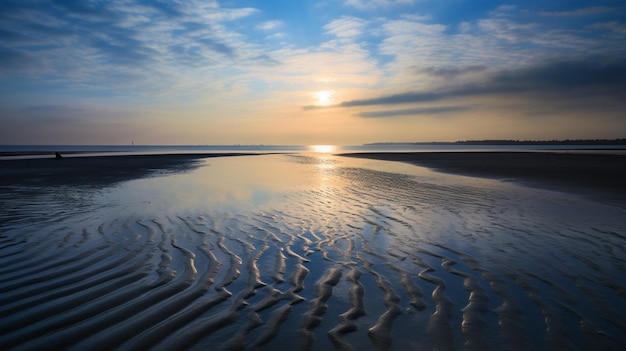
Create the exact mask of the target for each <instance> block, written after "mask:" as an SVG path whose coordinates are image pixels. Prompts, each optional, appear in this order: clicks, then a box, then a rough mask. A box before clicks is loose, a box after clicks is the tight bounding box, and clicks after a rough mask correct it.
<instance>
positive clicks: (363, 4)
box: [344, 0, 416, 10]
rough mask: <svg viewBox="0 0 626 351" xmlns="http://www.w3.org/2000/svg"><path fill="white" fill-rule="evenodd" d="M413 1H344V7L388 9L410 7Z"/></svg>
mask: <svg viewBox="0 0 626 351" xmlns="http://www.w3.org/2000/svg"><path fill="white" fill-rule="evenodd" d="M415 2H416V1H415V0H346V1H345V2H344V5H346V6H352V7H354V8H357V9H359V10H372V9H375V8H381V7H389V6H394V5H410V4H414V3H415Z"/></svg>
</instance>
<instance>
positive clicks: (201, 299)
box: [0, 159, 626, 350]
mask: <svg viewBox="0 0 626 351" xmlns="http://www.w3.org/2000/svg"><path fill="white" fill-rule="evenodd" d="M299 161H301V162H302V163H303V164H305V165H308V166H310V165H311V164H313V165H314V164H315V162H313V161H311V160H309V159H304V160H303V159H300V160H299ZM329 172H330V171H329ZM328 176H329V177H333V179H335V182H328V183H326V184H320V185H319V186H316V187H313V188H305V189H304V188H303V189H299V190H294V191H292V192H289V193H286V194H285V195H284V198H283V199H282V200H281V201H278V202H274V203H271V204H270V205H268V206H266V207H264V208H259V209H256V210H252V211H242V212H240V213H233V212H232V211H227V210H223V209H221V208H216V209H212V208H211V207H210V205H207V208H198V209H197V211H196V212H194V213H188V212H186V213H160V214H154V215H152V216H149V215H146V214H145V213H132V212H129V213H127V214H126V215H125V216H115V217H114V218H111V217H108V216H107V215H106V214H105V213H106V212H105V211H104V209H102V208H100V207H97V206H96V207H93V206H92V207H90V208H88V209H84V210H78V211H76V212H71V211H70V210H69V209H67V208H65V207H62V206H56V207H54V208H55V209H56V210H55V211H53V212H48V213H47V215H45V216H44V215H42V214H41V213H39V212H37V211H29V210H28V209H24V208H22V209H21V210H20V211H18V212H19V216H18V217H11V218H9V217H5V218H3V222H2V223H3V224H2V227H1V229H2V233H1V236H0V248H1V249H0V294H1V296H2V298H1V300H0V348H1V349H5V350H8V349H20V350H41V349H72V350H85V349H89V350H97V349H103V350H104V349H121V350H144V349H149V348H153V349H163V350H174V349H177V350H178V349H207V348H208V349H225V350H243V349H267V350H273V349H280V348H283V349H284V348H287V349H303V350H323V349H333V348H334V349H339V350H362V349H363V350H368V349H373V350H388V349H394V350H409V349H410V350H413V349H442V350H448V349H467V350H489V349H493V350H500V349H507V350H533V349H537V350H543V349H581V350H586V349H588V350H592V349H619V348H620V347H623V346H624V345H626V336H625V335H626V334H625V333H624V330H626V318H625V317H624V315H623V313H620V312H619V311H626V286H625V285H624V282H625V281H626V259H625V257H626V232H625V230H626V220H624V218H626V216H623V211H621V210H619V209H615V208H612V207H602V205H597V204H595V205H594V206H597V208H596V207H594V208H591V209H590V208H589V207H588V206H591V204H592V203H585V204H583V205H581V204H580V203H574V202H571V201H570V198H569V197H567V196H564V195H563V196H562V195H559V194H547V195H546V194H544V193H543V192H541V191H539V190H537V191H535V190H532V191H531V190H528V191H526V190H524V189H521V188H517V187H511V188H510V189H509V188H508V187H505V189H494V188H491V187H490V186H488V185H485V184H492V183H485V184H482V183H481V184H479V183H472V182H469V181H468V182H465V183H464V182H460V183H458V184H452V185H450V184H445V183H436V182H433V181H426V180H420V178H419V177H414V176H409V175H401V174H395V173H387V172H382V171H374V170H367V169H363V168H349V167H345V168H339V167H337V168H334V169H333V170H332V172H330V173H329V174H328ZM520 189H521V190H520ZM24 206H26V207H28V206H32V205H26V204H25V205H24ZM11 216H12V214H11ZM35 218H39V219H38V220H34V219H35Z"/></svg>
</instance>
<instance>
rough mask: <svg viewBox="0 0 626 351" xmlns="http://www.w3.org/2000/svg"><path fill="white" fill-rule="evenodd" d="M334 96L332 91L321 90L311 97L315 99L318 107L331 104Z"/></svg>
mask: <svg viewBox="0 0 626 351" xmlns="http://www.w3.org/2000/svg"><path fill="white" fill-rule="evenodd" d="M334 94H335V92H334V91H332V90H322V91H318V92H315V93H314V94H313V96H314V97H315V99H317V102H316V103H315V104H316V105H318V106H328V105H330V104H332V102H333V95H334Z"/></svg>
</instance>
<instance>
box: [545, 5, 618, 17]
mask: <svg viewBox="0 0 626 351" xmlns="http://www.w3.org/2000/svg"><path fill="white" fill-rule="evenodd" d="M614 10H615V8H614V7H607V6H593V7H584V8H580V9H576V10H570V11H541V12H539V14H540V15H541V16H548V17H573V16H590V15H598V14H603V13H607V12H611V11H614Z"/></svg>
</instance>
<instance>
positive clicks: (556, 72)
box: [337, 57, 626, 117]
mask: <svg viewBox="0 0 626 351" xmlns="http://www.w3.org/2000/svg"><path fill="white" fill-rule="evenodd" d="M507 94H525V95H530V96H533V97H534V98H535V99H538V100H542V99H545V100H552V99H555V98H559V97H562V98H567V99H572V98H576V97H589V96H593V95H603V94H610V95H611V96H622V97H623V98H624V100H623V101H624V102H622V105H624V106H625V107H626V60H619V61H611V60H609V61H607V60H603V59H602V58H598V57H594V58H589V59H587V60H579V61H555V62H551V63H547V64H544V65H539V66H531V67H525V68H519V69H510V70H500V71H496V72H491V73H490V74H489V75H488V76H487V77H485V78H483V79H481V80H475V81H469V82H464V83H462V84H460V85H458V86H451V87H448V88H446V89H440V90H434V91H423V92H405V93H399V94H391V95H384V96H378V97H372V98H368V99H359V100H349V101H343V102H341V103H340V104H338V105H337V106H338V107H361V106H380V105H399V104H421V103H432V102H437V101H442V100H448V99H454V98H461V97H469V96H472V97H478V96H494V95H496V96H497V95H507ZM407 111H411V110H407ZM417 111H419V109H417ZM372 114H373V115H370V114H369V113H365V114H359V115H360V116H370V117H371V116H377V115H376V113H372ZM390 115H393V114H390Z"/></svg>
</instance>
